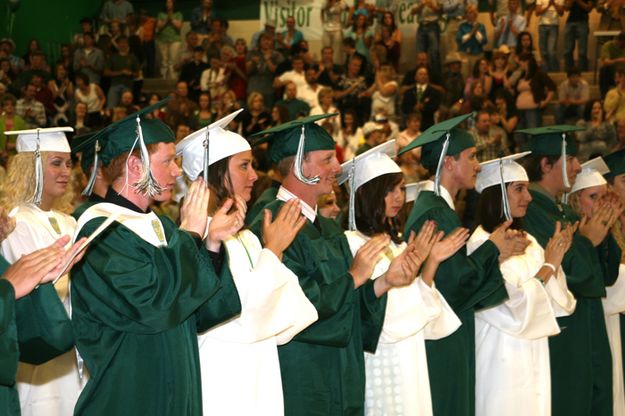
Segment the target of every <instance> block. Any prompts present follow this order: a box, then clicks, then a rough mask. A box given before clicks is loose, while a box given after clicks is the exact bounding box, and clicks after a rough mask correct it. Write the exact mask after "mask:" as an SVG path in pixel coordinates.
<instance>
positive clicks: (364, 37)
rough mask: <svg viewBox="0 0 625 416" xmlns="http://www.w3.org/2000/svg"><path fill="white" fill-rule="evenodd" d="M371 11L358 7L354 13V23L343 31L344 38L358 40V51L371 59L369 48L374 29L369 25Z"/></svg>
mask: <svg viewBox="0 0 625 416" xmlns="http://www.w3.org/2000/svg"><path fill="white" fill-rule="evenodd" d="M368 17H369V13H368V12H367V10H366V9H357V10H356V11H355V12H354V14H353V19H354V24H353V25H352V27H350V28H349V29H346V30H345V31H344V33H343V39H345V38H352V39H354V41H355V42H356V52H358V53H359V54H361V55H362V56H364V57H365V59H366V60H367V61H369V59H370V58H369V48H370V47H371V44H372V42H373V35H374V32H373V29H372V28H371V27H370V26H369V20H368Z"/></svg>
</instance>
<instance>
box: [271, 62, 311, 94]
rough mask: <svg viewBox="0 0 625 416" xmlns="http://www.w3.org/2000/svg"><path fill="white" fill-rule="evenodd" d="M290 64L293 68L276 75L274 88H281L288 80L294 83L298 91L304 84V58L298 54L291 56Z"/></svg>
mask: <svg viewBox="0 0 625 416" xmlns="http://www.w3.org/2000/svg"><path fill="white" fill-rule="evenodd" d="M291 66H292V67H293V69H291V70H290V71H286V72H284V73H283V74H282V75H280V76H278V77H276V79H275V80H274V83H273V86H274V87H275V88H282V87H284V86H286V84H288V83H289V82H292V83H294V84H295V86H296V87H297V90H298V91H299V90H300V89H302V88H304V87H305V86H306V73H305V63H304V58H303V57H302V56H300V55H295V56H293V57H292V58H291Z"/></svg>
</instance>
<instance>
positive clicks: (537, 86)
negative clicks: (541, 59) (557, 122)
mask: <svg viewBox="0 0 625 416" xmlns="http://www.w3.org/2000/svg"><path fill="white" fill-rule="evenodd" d="M518 60H519V66H520V68H521V70H522V75H521V79H519V82H518V83H517V86H516V90H517V92H518V95H517V98H516V108H517V110H518V111H519V126H518V127H519V129H529V128H534V127H538V126H540V125H541V124H542V113H543V109H544V108H545V107H547V105H548V104H549V102H550V101H551V99H552V98H553V95H554V93H555V90H556V85H555V83H554V82H553V80H552V79H551V78H549V75H547V74H546V73H545V72H543V71H542V70H541V69H540V67H539V66H538V64H537V63H536V59H535V58H534V55H533V54H532V53H528V52H524V53H522V54H521V55H519V57H518ZM517 144H518V143H517Z"/></svg>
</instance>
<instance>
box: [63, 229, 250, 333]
mask: <svg viewBox="0 0 625 416" xmlns="http://www.w3.org/2000/svg"><path fill="white" fill-rule="evenodd" d="M103 220H104V219H103V218H101V217H100V218H95V219H93V220H91V221H89V222H88V223H87V224H85V226H84V227H83V228H82V229H81V231H80V234H79V237H78V238H80V237H82V236H88V235H90V234H91V233H92V232H93V231H94V230H95V229H96V228H97V227H98V226H99V225H100V224H101V223H102V222H103ZM163 226H164V228H165V231H166V234H167V240H168V244H167V245H166V246H163V247H155V246H153V245H151V244H149V243H147V242H145V241H144V240H142V239H141V238H140V237H138V236H137V235H136V234H134V232H132V231H131V230H130V229H128V228H126V227H125V226H123V225H122V224H120V223H114V224H112V225H111V226H110V227H109V228H108V229H107V230H105V231H104V232H103V233H102V234H101V235H100V236H98V238H97V239H96V240H94V241H93V242H92V243H91V245H90V247H89V249H88V251H87V253H86V255H85V257H84V259H83V260H82V262H81V263H80V264H78V265H77V267H76V269H77V270H76V271H75V272H74V279H73V280H74V284H73V285H72V292H76V294H77V296H78V297H79V298H80V300H81V302H83V303H84V304H86V305H89V310H90V312H91V313H93V314H95V315H97V316H98V317H99V319H100V320H101V321H102V322H106V323H107V325H109V326H110V327H111V328H113V329H114V330H116V331H122V332H130V333H137V334H156V333H159V332H163V331H166V330H168V329H172V328H174V327H176V326H178V325H179V324H181V323H182V322H184V321H185V320H187V318H189V316H190V315H191V314H193V313H194V312H195V311H196V310H197V309H198V308H199V307H200V306H202V305H203V304H204V303H205V302H206V301H208V300H209V299H211V298H212V297H213V296H214V295H215V294H216V293H218V292H219V290H220V289H221V284H220V280H219V278H218V277H217V275H216V273H215V272H214V270H213V267H212V264H211V261H210V258H209V256H208V253H207V252H206V250H203V249H201V248H200V247H198V244H197V243H196V241H195V240H194V239H193V237H191V236H190V235H189V234H188V233H186V232H184V231H181V230H178V229H177V228H176V227H175V226H173V223H172V224H169V222H167V221H163ZM236 303H238V298H237V299H236ZM234 309H237V308H236V307H234Z"/></svg>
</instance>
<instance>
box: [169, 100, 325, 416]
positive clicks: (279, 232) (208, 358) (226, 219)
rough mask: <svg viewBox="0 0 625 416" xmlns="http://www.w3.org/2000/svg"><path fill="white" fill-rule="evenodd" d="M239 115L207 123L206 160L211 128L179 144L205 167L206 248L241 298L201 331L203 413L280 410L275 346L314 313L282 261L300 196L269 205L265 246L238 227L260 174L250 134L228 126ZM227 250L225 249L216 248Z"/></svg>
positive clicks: (195, 164)
mask: <svg viewBox="0 0 625 416" xmlns="http://www.w3.org/2000/svg"><path fill="white" fill-rule="evenodd" d="M237 114H238V112H235V113H232V114H230V115H228V116H226V117H225V118H223V119H221V120H219V121H217V122H215V123H213V124H212V125H211V126H209V127H208V128H209V129H210V130H209V141H208V146H209V152H208V154H209V160H208V161H205V159H204V157H205V156H204V155H205V148H204V141H205V139H206V136H207V131H206V128H205V129H201V130H198V131H196V132H194V133H192V134H191V135H190V136H188V137H187V138H185V139H184V140H182V141H181V142H180V143H178V145H177V147H176V150H177V153H178V154H180V153H182V169H183V171H184V173H185V174H186V176H187V177H188V178H189V179H190V180H192V181H194V180H196V179H197V178H198V177H201V176H202V175H203V174H204V171H205V169H208V175H207V176H208V183H207V185H208V187H209V188H210V191H211V192H210V193H211V195H210V196H211V200H210V202H209V208H208V209H209V221H210V223H209V224H210V225H209V232H208V238H207V239H206V240H205V243H206V249H207V250H209V251H210V252H211V253H212V257H213V256H214V257H216V258H221V260H219V261H221V262H223V261H224V260H225V262H223V265H221V266H218V267H224V268H225V267H227V268H228V269H229V272H230V273H231V274H232V277H233V280H234V282H235V285H236V288H237V291H238V293H239V297H240V300H241V314H240V315H239V316H238V317H237V318H235V319H232V320H230V321H228V322H227V323H225V324H222V325H219V326H218V327H215V328H212V329H210V330H208V331H207V332H205V333H203V334H200V335H199V340H198V342H199V354H200V364H201V367H202V368H203V371H201V374H202V391H203V393H204V394H203V396H204V398H205V399H204V400H202V404H203V413H204V414H207V415H223V414H237V415H251V414H259V415H282V414H283V413H284V410H283V399H282V382H281V375H280V365H279V362H278V348H277V346H278V345H283V344H285V343H287V342H289V341H290V340H291V339H292V338H293V337H294V336H295V335H296V334H297V333H299V332H300V331H301V330H303V329H304V328H306V327H307V326H308V325H310V324H311V323H313V322H314V321H315V320H317V312H316V310H315V308H314V306H313V305H312V304H311V303H310V301H308V299H307V298H306V296H305V295H304V293H303V291H302V289H301V288H300V286H299V283H298V279H297V276H296V275H295V274H293V273H292V272H291V271H290V270H289V269H288V268H287V267H286V266H285V265H284V264H282V262H281V258H282V253H283V251H284V250H285V249H286V248H287V247H288V246H289V245H290V244H291V242H292V241H293V239H294V238H295V236H296V235H297V233H298V231H299V230H300V229H301V228H302V226H303V225H304V223H305V222H306V219H305V217H304V216H302V215H300V211H301V209H300V203H299V200H297V199H293V200H291V201H290V202H287V203H286V204H285V206H284V207H283V208H282V209H281V210H280V212H279V213H278V215H277V216H276V219H275V220H274V221H273V222H272V221H271V215H270V214H269V213H268V212H265V219H264V225H263V237H264V248H263V245H261V242H260V241H259V240H258V238H257V237H256V236H255V235H254V234H253V233H252V232H251V231H249V230H247V229H242V228H241V227H243V225H244V219H245V212H246V209H247V206H246V204H247V202H248V201H249V200H250V197H251V192H252V187H253V184H254V182H255V181H256V179H257V178H258V176H257V175H256V172H254V169H253V168H252V151H251V148H250V145H249V143H248V142H247V140H245V139H244V138H243V137H241V136H239V135H238V134H236V133H234V132H230V131H226V130H224V128H225V127H226V126H227V125H228V124H229V123H230V121H232V119H233V118H234V117H235V116H236V115H237ZM223 252H225V253H226V256H224V255H223V254H219V253H223Z"/></svg>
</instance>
